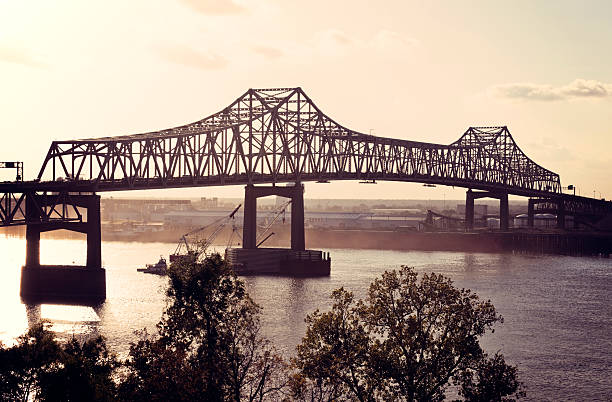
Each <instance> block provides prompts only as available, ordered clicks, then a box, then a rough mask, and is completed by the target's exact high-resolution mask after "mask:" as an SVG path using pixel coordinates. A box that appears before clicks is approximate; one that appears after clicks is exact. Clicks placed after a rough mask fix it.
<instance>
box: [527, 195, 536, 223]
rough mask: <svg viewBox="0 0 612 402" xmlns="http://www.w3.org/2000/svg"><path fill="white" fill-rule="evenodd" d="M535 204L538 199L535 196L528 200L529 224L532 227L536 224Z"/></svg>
mask: <svg viewBox="0 0 612 402" xmlns="http://www.w3.org/2000/svg"><path fill="white" fill-rule="evenodd" d="M535 204H536V200H535V199H533V198H530V199H529V201H527V226H528V227H530V228H532V227H533V226H534V216H535Z"/></svg>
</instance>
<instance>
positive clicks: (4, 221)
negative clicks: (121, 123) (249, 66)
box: [0, 88, 612, 301]
mask: <svg viewBox="0 0 612 402" xmlns="http://www.w3.org/2000/svg"><path fill="white" fill-rule="evenodd" d="M332 180H364V181H376V180H390V181H405V182H419V183H429V184H441V185H448V186H458V187H465V188H468V189H469V190H468V191H467V193H466V219H465V224H466V228H467V229H469V228H471V227H472V225H473V221H474V200H475V199H479V198H484V197H492V198H497V199H499V200H500V227H501V229H507V228H508V221H509V209H508V194H516V195H521V196H528V197H532V198H531V199H530V201H529V205H528V207H529V216H530V222H531V223H533V215H534V211H536V210H537V211H540V210H541V211H549V210H553V209H554V210H555V211H557V220H558V224H559V226H560V227H561V228H563V227H564V225H565V216H566V215H574V216H576V215H581V214H582V215H581V216H587V217H588V218H589V219H591V221H593V220H595V219H598V217H601V216H605V215H606V214H608V215H609V214H612V202H606V201H600V200H593V199H588V198H584V197H574V196H569V195H564V194H562V193H561V189H562V187H561V182H560V179H559V175H557V174H556V173H553V172H551V171H550V170H547V169H545V168H543V167H541V166H540V165H538V164H537V163H535V162H533V161H532V160H531V159H529V158H528V157H527V156H526V155H525V154H524V153H523V151H521V149H520V148H519V147H518V145H517V144H516V143H515V141H514V139H513V138H512V135H511V134H510V132H509V131H508V128H507V127H470V128H469V129H468V130H467V131H466V132H465V133H464V134H463V135H462V136H461V137H460V138H459V139H458V140H457V141H455V142H453V143H452V144H450V145H441V144H432V143H425V142H417V141H408V140H400V139H393V138H384V137H377V136H373V135H367V134H363V133H359V132H356V131H353V130H351V129H349V128H346V127H344V126H342V125H340V124H338V123H337V122H335V121H334V120H333V119H331V118H330V117H329V116H327V115H326V114H325V113H323V112H322V111H321V110H320V109H319V108H318V107H317V106H316V105H315V104H314V102H313V101H312V100H311V99H310V98H309V97H308V95H306V94H305V93H304V91H302V89H301V88H277V89H250V90H248V91H247V92H246V93H244V94H243V95H242V96H240V97H239V98H238V99H236V100H235V101H234V102H233V103H232V104H230V105H229V106H228V107H226V108H225V109H223V110H222V111H220V112H219V113H215V114H213V115H211V116H209V117H206V118H204V119H202V120H199V121H196V122H194V123H191V124H187V125H184V126H180V127H175V128H171V129H167V130H162V131H155V132H149V133H143V134H135V135H127V136H118V137H106V138H93V139H84V140H70V141H53V142H52V144H51V147H50V148H49V151H48V153H47V156H46V158H45V160H44V162H43V165H42V167H41V169H40V172H39V174H38V177H37V178H36V179H35V180H32V181H21V180H18V181H15V182H4V183H0V226H14V225H26V243H27V244H26V264H25V266H24V268H23V269H22V278H21V295H22V296H23V297H28V298H30V297H34V298H37V297H55V295H58V294H59V295H63V296H70V297H78V298H80V297H87V298H90V297H91V298H94V299H95V300H96V301H99V300H103V299H104V298H105V297H106V279H105V273H104V272H105V271H104V269H103V268H102V261H101V227H100V197H99V196H98V195H96V193H97V192H102V191H122V190H144V189H159V188H173V187H174V188H176V187H199V186H224V185H239V184H242V185H246V189H245V214H244V230H243V248H245V249H247V251H248V249H250V248H257V245H256V244H255V235H256V199H257V197H261V196H266V195H271V194H276V195H280V196H285V197H290V198H291V199H292V204H293V208H292V229H291V233H292V242H291V244H292V246H291V248H292V250H296V251H303V250H304V248H305V246H304V214H303V213H304V209H303V190H302V188H303V187H302V183H303V182H307V181H318V182H328V181H332ZM277 183H294V184H295V185H294V186H293V187H291V188H287V187H284V186H267V187H266V186H255V185H257V184H277ZM473 190H477V191H473ZM585 212H586V214H585ZM294 215H295V216H294ZM57 229H67V230H72V231H77V232H81V233H85V234H86V235H87V265H86V267H84V268H86V269H81V268H83V267H73V266H43V265H41V264H40V234H41V232H45V231H50V230H57ZM328 268H329V267H328Z"/></svg>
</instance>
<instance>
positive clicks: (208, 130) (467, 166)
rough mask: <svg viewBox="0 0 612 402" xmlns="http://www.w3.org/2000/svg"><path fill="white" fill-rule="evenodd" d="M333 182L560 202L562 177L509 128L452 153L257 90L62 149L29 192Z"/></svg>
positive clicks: (473, 138)
mask: <svg viewBox="0 0 612 402" xmlns="http://www.w3.org/2000/svg"><path fill="white" fill-rule="evenodd" d="M330 180H391V181H409V182H423V183H434V184H442V185H449V186H459V187H465V188H474V189H480V190H486V191H496V192H504V193H509V194H517V195H524V196H538V195H539V196H551V195H555V194H558V193H560V192H561V184H560V180H559V175H557V174H556V173H553V172H551V171H549V170H547V169H545V168H543V167H541V166H539V165H538V164H537V163H535V162H533V161H532V160H531V159H529V158H528V157H527V156H526V155H525V154H524V153H523V152H522V151H521V149H520V148H519V147H518V146H517V144H516V143H515V142H514V139H513V138H512V135H511V134H510V132H509V131H508V128H507V127H470V128H469V129H468V130H467V131H466V132H465V133H464V134H463V135H462V136H461V137H460V138H459V139H458V140H457V141H455V142H454V143H452V144H450V145H441V144H432V143H424V142H416V141H408V140H400V139H393V138H384V137H377V136H373V135H367V134H362V133H359V132H356V131H353V130H351V129H348V128H346V127H344V126H342V125H340V124H338V123H336V122H335V121H334V120H333V119H331V118H330V117H328V116H327V115H326V114H324V113H323V112H322V111H321V110H320V109H319V108H318V107H317V106H316V105H315V104H314V102H313V101H312V100H311V99H310V98H309V97H308V96H307V95H306V94H305V93H304V91H303V90H302V89H301V88H279V89H250V90H248V91H247V92H246V93H244V94H243V95H242V96H240V97H239V98H238V99H236V101H234V102H233V103H232V104H231V105H229V106H228V107H226V108H225V109H223V110H222V111H220V112H218V113H215V114H213V115H211V116H209V117H206V118H205V119H202V120H200V121H197V122H195V123H191V124H187V125H184V126H180V127H175V128H171V129H167V130H162V131H156V132H150V133H144V134H135V135H126V136H118V137H106V138H93V139H85V140H70V141H53V143H52V144H51V147H50V149H49V151H48V153H47V156H46V158H45V161H44V163H43V166H42V168H41V170H40V173H39V175H38V182H37V183H31V184H30V185H31V186H32V188H35V189H36V190H37V191H45V190H46V191H65V190H66V189H70V191H93V192H97V191H120V190H135V189H157V188H171V187H196V186H220V185H233V184H263V183H272V184H273V183H282V182H305V181H330ZM27 185H28V183H23V186H27ZM0 187H1V186H0ZM13 191H14V190H13Z"/></svg>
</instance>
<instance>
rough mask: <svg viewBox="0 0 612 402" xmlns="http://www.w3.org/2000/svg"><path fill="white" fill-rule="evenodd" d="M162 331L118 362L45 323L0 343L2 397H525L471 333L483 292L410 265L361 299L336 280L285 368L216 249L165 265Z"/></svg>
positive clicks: (478, 331)
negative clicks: (327, 305)
mask: <svg viewBox="0 0 612 402" xmlns="http://www.w3.org/2000/svg"><path fill="white" fill-rule="evenodd" d="M169 280H170V283H169V287H168V290H167V296H168V299H167V300H168V303H167V306H166V309H165V310H164V313H163V316H162V318H161V320H160V322H159V324H158V327H157V329H158V333H157V334H155V335H153V336H151V335H149V334H148V333H147V332H146V330H143V331H142V332H141V333H140V339H139V340H138V341H137V342H135V343H133V344H132V345H131V347H130V353H129V358H128V359H127V360H126V361H123V362H119V361H117V360H116V358H115V356H114V355H113V354H112V353H110V352H109V351H108V349H107V347H106V343H105V341H104V339H103V338H102V337H98V338H95V339H91V340H89V341H86V342H83V343H81V342H79V341H77V340H76V339H72V340H70V341H68V342H65V343H58V342H57V341H56V340H55V339H54V337H53V334H52V333H51V332H49V331H47V330H45V329H44V327H43V325H42V324H41V325H39V326H35V327H32V328H31V329H30V330H29V331H28V332H27V333H26V334H25V335H23V336H21V337H20V338H19V339H18V340H17V344H16V345H15V346H13V347H11V348H3V347H1V346H2V345H0V400H11V401H28V400H41V401H55V400H75V401H76V400H78V401H80V400H87V401H110V400H125V401H147V402H155V401H193V400H206V401H262V400H302V401H341V400H349V401H377V400H387V401H395V400H406V401H440V400H443V399H444V398H445V395H446V391H447V388H448V387H449V385H450V384H453V385H454V386H455V387H456V388H455V389H456V393H457V394H458V396H460V397H462V398H464V399H465V400H466V401H512V400H514V399H515V398H518V397H520V396H523V392H522V391H521V390H520V387H521V384H520V383H519V381H518V379H517V369H516V367H513V366H511V365H508V364H506V362H505V360H504V357H503V356H502V355H501V354H500V353H496V354H495V355H494V356H492V357H490V356H488V355H487V354H486V353H485V352H484V351H483V350H482V349H481V347H480V344H479V338H480V337H481V336H482V335H484V334H485V333H486V332H487V331H493V326H494V325H495V324H496V323H498V322H501V321H502V317H501V316H500V315H499V314H498V313H497V312H496V311H495V308H494V307H493V305H492V304H491V303H490V302H489V301H482V300H480V299H479V298H478V297H477V296H476V295H475V294H473V293H471V292H470V291H469V290H465V289H457V288H456V287H454V286H453V284H452V282H451V280H450V279H448V278H446V277H444V276H442V275H437V274H424V275H422V276H421V277H420V278H419V276H418V275H417V273H416V272H415V271H414V270H413V269H411V268H408V267H402V269H401V270H399V271H391V272H385V273H384V274H383V275H382V277H380V278H378V279H376V280H374V282H372V284H371V285H370V288H369V291H368V293H367V295H366V297H365V298H364V299H363V300H356V299H355V297H354V296H353V294H352V293H351V292H349V291H346V290H345V289H343V288H340V289H337V290H335V291H333V293H332V295H331V298H332V301H333V305H332V307H331V309H330V310H329V311H327V312H321V311H319V310H317V311H315V312H314V313H312V314H310V315H308V316H307V317H306V323H307V330H306V334H305V337H304V338H303V340H302V343H301V344H300V345H298V347H297V356H296V358H295V359H294V360H293V369H292V370H290V369H289V368H288V367H287V364H286V363H285V362H284V360H283V359H282V358H281V357H280V356H279V355H278V354H277V353H276V352H275V350H274V348H273V347H272V346H271V344H270V343H269V341H267V340H266V339H265V338H264V337H263V336H262V335H261V333H260V331H261V325H260V322H259V315H260V313H261V308H260V307H259V306H258V305H257V304H255V302H254V301H253V300H252V299H251V298H250V297H249V296H248V294H247V292H246V289H245V285H244V283H243V282H242V281H241V280H239V279H238V278H237V277H236V275H235V274H234V273H233V271H232V270H231V269H230V268H229V267H228V265H227V264H226V263H225V262H224V261H223V259H222V258H221V257H220V256H219V255H218V254H215V255H212V256H210V257H208V258H206V259H205V260H203V261H202V262H196V261H188V260H184V261H183V262H182V263H180V264H173V265H172V266H171V267H170V271H169Z"/></svg>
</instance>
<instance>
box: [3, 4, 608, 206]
mask: <svg viewBox="0 0 612 402" xmlns="http://www.w3.org/2000/svg"><path fill="white" fill-rule="evenodd" d="M610 18H612V2H609V1H520V0H518V1H511V2H502V1H467V0H466V1H407V0H404V1H361V0H351V1H329V0H328V1H317V0H311V1H308V2H304V1H300V2H298V1H287V0H285V1H282V0H260V1H239V0H219V1H212V0H157V1H156V0H149V1H139V0H131V1H113V0H106V1H97V0H89V1H64V0H54V1H53V2H50V1H45V0H0V136H1V138H2V147H0V160H2V161H10V160H19V161H23V162H24V164H25V177H26V179H32V178H34V177H36V175H37V174H38V170H39V169H40V166H41V165H42V162H43V160H44V157H45V155H46V152H47V150H48V148H49V145H50V143H51V141H52V140H69V139H80V138H94V137H103V136H112V135H123V134H132V133H140V132H146V131H153V130H161V129H165V128H169V127H174V126H177V125H182V124H185V123H189V122H193V121H196V120H199V119H201V118H203V117H205V116H207V115H210V114H212V113H215V112H217V111H219V110H221V109H223V108H224V107H225V106H227V105H228V104H229V103H231V102H232V101H233V100H234V99H236V98H237V97H238V96H240V95H241V94H242V93H244V92H245V91H246V90H247V89H248V88H266V87H296V86H300V87H302V88H303V89H304V91H305V92H306V93H307V94H308V95H309V96H310V97H311V98H312V99H313V100H314V102H315V103H316V104H317V105H318V106H319V107H320V108H321V109H322V110H323V111H324V112H325V113H326V114H327V115H329V116H330V117H331V118H332V119H334V120H336V121H337V122H339V123H340V124H342V125H344V126H346V127H348V128H351V129H353V130H356V131H360V132H364V133H372V134H374V135H378V136H384V137H392V138H400V139H408V140H415V141H426V142H435V143H441V144H449V143H451V142H453V141H455V140H456V139H458V138H459V137H460V135H461V134H462V133H463V132H464V131H465V130H466V129H467V128H468V127H469V126H490V125H506V126H508V128H509V129H510V132H511V133H512V135H513V137H514V138H515V140H516V142H517V143H518V145H519V146H520V147H521V149H522V150H523V151H524V152H525V153H526V154H527V155H528V156H529V157H530V158H531V159H533V160H534V161H535V162H537V163H538V164H540V165H542V166H544V167H545V168H547V169H549V170H552V171H554V172H556V173H559V174H560V176H561V181H562V185H564V186H567V185H568V184H573V185H575V186H576V187H577V193H580V194H581V195H588V196H593V195H595V196H596V197H598V198H600V197H605V198H607V199H610V198H612V180H610V179H609V177H610V173H609V170H610V169H611V168H612V163H611V162H612V156H611V150H612V52H611V51H610V49H612V24H610ZM0 174H1V175H2V176H0V180H10V179H12V178H13V177H14V173H13V172H12V171H11V172H8V171H5V172H1V173H0ZM464 192H465V189H453V188H450V187H444V186H438V187H435V188H431V187H423V186H422V185H419V184H410V183H382V182H379V183H378V184H377V185H376V186H372V185H367V186H364V185H360V184H358V183H351V182H342V183H332V184H314V183H307V184H306V197H308V198H389V199H443V198H446V199H460V198H463V197H464ZM242 194H243V188H242V187H220V188H198V189H181V190H178V189H173V190H164V191H147V192H124V193H121V194H119V193H112V194H103V195H113V196H128V197H143V196H144V197H163V198H180V197H200V196H202V197H210V196H219V197H237V196H241V195H242Z"/></svg>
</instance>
